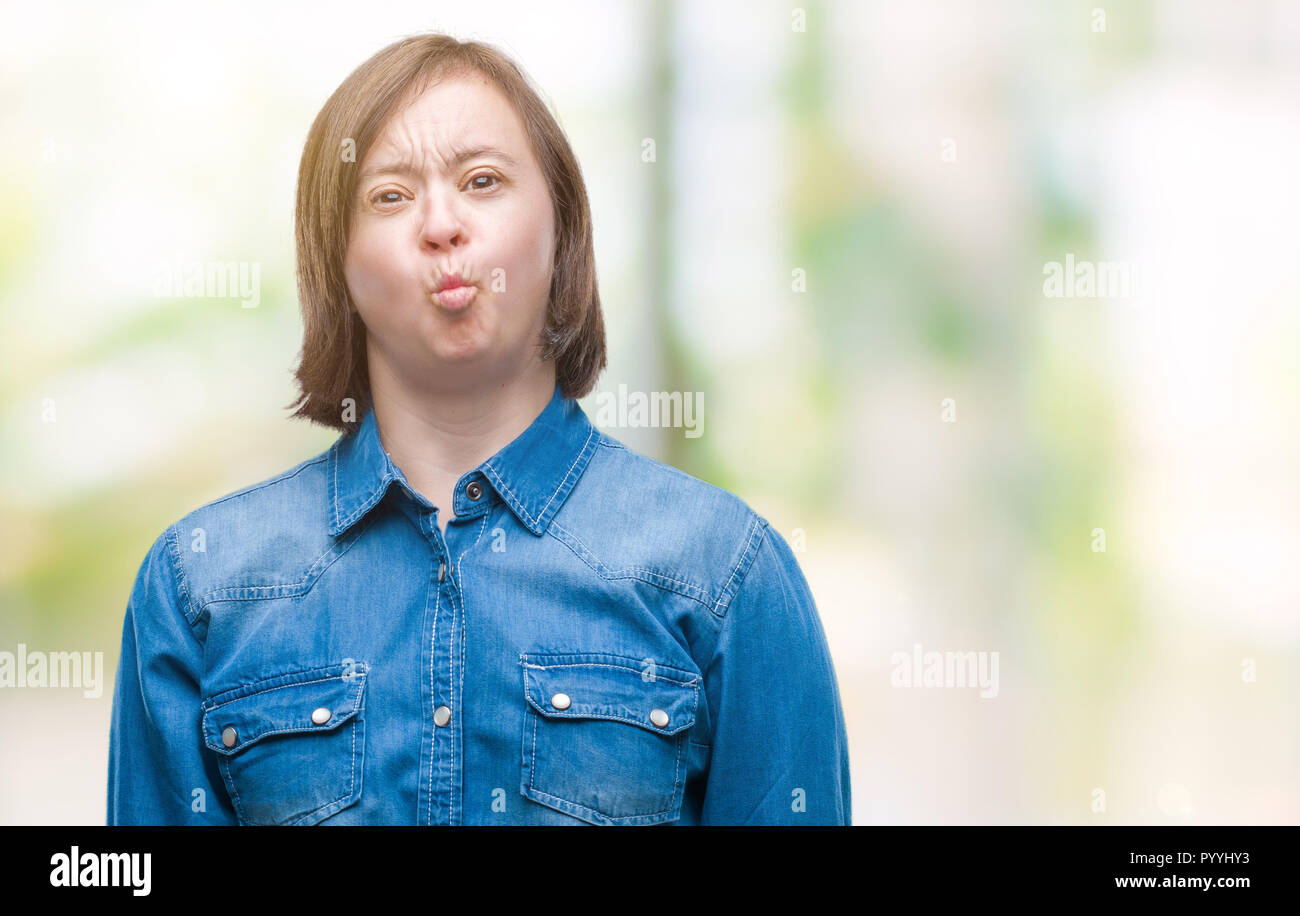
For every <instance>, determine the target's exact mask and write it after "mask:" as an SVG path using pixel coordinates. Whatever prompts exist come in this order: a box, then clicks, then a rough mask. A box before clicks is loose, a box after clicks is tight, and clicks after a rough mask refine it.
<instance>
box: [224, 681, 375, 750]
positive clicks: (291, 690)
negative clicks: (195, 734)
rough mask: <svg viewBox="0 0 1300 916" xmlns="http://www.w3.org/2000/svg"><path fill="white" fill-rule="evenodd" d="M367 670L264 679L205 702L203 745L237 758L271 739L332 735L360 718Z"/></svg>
mask: <svg viewBox="0 0 1300 916" xmlns="http://www.w3.org/2000/svg"><path fill="white" fill-rule="evenodd" d="M365 681H366V666H365V665H363V664H361V663H358V662H352V661H347V662H343V663H341V664H338V665H328V666H325V667H321V668H310V669H307V670H305V671H296V672H293V673H291V674H281V675H276V676H275V677H271V678H265V679H263V680H260V681H257V682H256V683H253V684H247V685H245V686H243V687H237V688H235V689H233V690H227V691H225V692H224V693H220V694H217V695H216V696H213V697H210V698H208V699H206V700H204V701H203V740H204V743H205V744H207V746H208V747H209V748H211V749H212V750H214V751H216V752H217V753H218V754H226V755H230V754H238V753H239V752H240V751H242V750H243V749H244V748H246V747H248V746H249V745H251V744H256V743H257V742H258V741H260V740H262V739H263V738H265V737H267V736H269V735H278V734H284V733H288V732H312V731H333V730H334V729H336V728H338V727H339V726H340V725H342V724H343V723H344V722H347V721H348V720H349V719H351V718H352V717H353V716H355V715H356V713H357V710H358V709H359V708H360V706H361V695H362V690H363V688H364V687H365Z"/></svg>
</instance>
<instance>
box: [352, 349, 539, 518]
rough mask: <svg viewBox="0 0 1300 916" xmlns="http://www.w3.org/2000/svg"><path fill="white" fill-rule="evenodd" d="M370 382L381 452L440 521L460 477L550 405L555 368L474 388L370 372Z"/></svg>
mask: <svg viewBox="0 0 1300 916" xmlns="http://www.w3.org/2000/svg"><path fill="white" fill-rule="evenodd" d="M373 365H374V364H372V366H373ZM375 368H379V367H375ZM370 383H371V397H372V399H373V401H374V410H375V425H376V427H377V428H378V430H379V438H380V441H381V442H382V443H383V446H384V449H385V450H386V451H387V452H388V455H389V457H390V458H392V460H393V463H394V464H395V465H397V467H398V468H400V469H401V471H402V473H403V474H404V475H405V476H406V479H407V482H408V483H410V485H411V486H412V487H413V488H414V489H415V490H416V491H417V492H419V493H420V494H421V495H422V496H424V497H425V498H426V499H428V500H429V501H430V502H431V503H433V504H434V505H435V506H437V507H438V508H439V510H440V512H439V514H440V516H441V519H442V521H443V522H444V523H445V521H446V519H447V518H448V516H449V515H450V514H451V504H450V498H451V490H452V488H453V487H454V486H455V484H456V481H457V480H458V479H459V478H460V477H461V475H463V474H464V473H465V472H466V471H470V470H473V469H474V468H476V467H478V466H479V465H480V464H482V463H483V462H484V461H486V460H487V459H489V458H491V457H492V456H493V455H495V454H496V453H497V452H498V451H500V450H501V449H502V448H504V447H505V446H507V445H509V444H510V443H511V442H512V441H514V440H515V439H516V438H517V437H518V436H519V434H520V433H522V432H523V431H524V430H526V429H527V428H528V427H529V426H530V425H531V424H532V422H533V421H534V420H535V419H537V416H538V414H540V413H541V412H542V410H543V409H544V408H545V407H546V405H547V404H548V403H549V402H550V400H551V396H552V394H554V392H555V364H554V363H553V362H546V363H538V364H536V365H535V366H534V367H532V368H531V369H530V371H527V372H524V373H520V374H519V375H517V376H515V377H512V378H509V379H506V380H503V381H501V382H498V383H495V384H493V385H490V386H480V387H477V388H465V389H455V390H439V391H430V390H427V389H425V390H421V391H413V390H411V389H410V388H409V387H408V386H406V385H403V384H402V383H401V381H400V380H399V379H397V378H396V377H394V376H393V375H391V374H388V373H385V372H383V371H382V370H381V371H374V370H373V369H372V371H371V379H370Z"/></svg>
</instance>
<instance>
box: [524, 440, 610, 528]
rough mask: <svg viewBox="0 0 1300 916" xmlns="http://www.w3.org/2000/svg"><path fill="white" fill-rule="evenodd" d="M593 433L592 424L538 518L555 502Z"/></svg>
mask: <svg viewBox="0 0 1300 916" xmlns="http://www.w3.org/2000/svg"><path fill="white" fill-rule="evenodd" d="M595 434H596V428H595V427H594V426H593V427H592V428H591V429H590V430H588V432H587V441H586V442H583V443H582V448H580V449H578V454H576V455H574V456H573V462H572V463H571V464H570V465H569V469H568V470H567V471H565V472H564V477H563V479H561V480H560V484H559V486H557V487H556V488H555V492H554V493H552V494H551V498H550V499H548V500H547V501H546V505H544V506H542V511H541V512H538V513H537V517H538V518H539V519H540V518H541V517H542V516H544V515H545V514H546V510H547V509H549V508H551V503H553V502H555V497H556V496H558V495H559V493H560V491H561V490H563V489H564V485H565V484H566V483H568V482H569V476H570V475H571V474H573V469H574V467H575V466H576V465H577V464H578V459H579V458H581V457H582V456H583V455H585V454H586V452H587V445H588V444H589V443H590V442H591V437H592V436H593V435H595Z"/></svg>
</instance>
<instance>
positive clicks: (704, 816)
mask: <svg viewBox="0 0 1300 916" xmlns="http://www.w3.org/2000/svg"><path fill="white" fill-rule="evenodd" d="M452 510H453V513H454V518H452V519H451V520H450V521H449V522H448V523H447V525H446V531H445V534H444V532H443V531H442V530H440V528H439V524H438V512H439V508H438V507H435V506H433V505H432V504H431V503H429V502H428V500H426V499H425V498H424V497H423V496H422V495H420V494H419V493H418V492H416V491H415V490H414V489H413V488H412V487H411V486H410V485H409V483H408V482H407V480H406V478H405V476H404V475H403V474H402V472H401V470H400V469H399V468H397V467H396V466H395V465H394V464H393V462H392V460H391V458H390V457H389V455H388V454H387V452H386V451H385V449H384V448H383V445H382V443H381V441H380V438H379V436H378V433H377V429H376V425H375V417H374V413H373V410H372V411H368V412H367V413H366V415H365V417H364V419H363V421H362V422H361V423H360V424H359V426H358V428H357V429H356V430H354V431H352V432H351V433H349V434H345V435H343V436H340V438H339V439H338V441H336V442H335V443H334V444H333V445H332V446H331V447H330V448H329V449H328V450H327V451H325V452H324V453H322V454H320V455H318V456H316V457H314V458H311V459H309V460H307V461H304V462H302V463H301V464H299V465H297V466H296V467H294V468H291V469H290V470H288V471H286V472H284V473H282V474H280V475H278V476H276V477H272V478H271V479H269V480H266V481H264V482H262V483H259V484H256V485H254V486H251V487H247V488H245V489H242V490H238V491H236V492H234V493H231V494H230V495H228V496H225V497H222V498H221V499H217V500H215V501H213V502H211V503H208V504H207V505H204V506H202V507H201V508H199V509H196V510H195V511H193V512H191V513H190V514H189V515H186V516H185V517H184V518H182V519H180V520H179V521H178V522H176V523H175V524H173V525H171V526H170V527H168V528H167V530H166V531H164V532H163V533H162V534H161V535H160V536H159V537H158V539H157V540H156V541H155V542H154V544H153V546H152V548H151V549H150V550H149V552H148V555H147V556H146V557H145V559H144V562H143V564H142V565H141V567H140V570H139V573H138V575H137V576H136V579H135V583H134V586H133V588H132V591H131V594H130V598H129V601H128V604H127V608H126V619H125V624H124V627H123V630H122V654H121V660H120V662H119V664H118V668H117V675H116V682H115V685H114V694H113V710H112V725H111V732H110V738H109V761H108V823H109V824H317V823H320V824H326V825H333V824H451V825H458V824H495V825H504V824H567V825H581V824H603V825H615V824H628V825H638V824H683V825H696V824H810V825H811V824H849V823H850V796H849V758H848V744H847V740H846V735H845V726H844V715H843V711H842V707H841V704H840V695H839V689H838V686H837V683H836V677H835V672H834V669H833V667H832V663H831V655H830V652H829V650H828V647H827V643H826V637H825V634H824V632H823V629H822V625H821V621H820V619H819V617H818V614H817V610H816V607H815V605H814V603H813V598H812V595H811V593H810V591H809V588H808V584H807V581H806V580H805V578H804V576H803V574H802V572H801V571H800V569H799V566H798V563H797V562H796V560H795V557H794V554H793V553H792V552H791V549H790V547H789V545H788V544H787V543H786V541H785V540H784V539H783V538H782V537H781V535H780V534H779V533H778V532H777V531H776V530H775V529H773V528H772V527H771V526H770V525H769V524H768V522H767V521H766V520H765V519H764V518H762V517H761V516H759V515H757V514H756V513H755V512H754V511H753V510H752V509H750V508H749V506H748V505H746V504H745V503H744V502H743V501H742V500H741V499H739V498H738V497H736V496H734V495H732V494H731V493H728V492H726V491H725V490H721V489H719V488H717V487H714V486H712V485H710V484H707V483H704V482H703V481H700V480H698V479H696V478H694V477H691V476H689V475H687V474H685V473H683V472H681V471H679V470H676V469H674V468H672V467H669V466H667V465H664V464H662V463H660V462H657V461H655V460H653V459H651V458H649V457H646V456H644V455H640V454H638V453H636V452H634V451H631V450H629V449H628V448H627V447H626V446H624V445H623V444H621V443H620V442H618V441H617V440H616V439H614V438H612V437H610V436H608V435H605V434H604V433H602V432H600V431H599V430H597V429H596V428H595V427H594V426H592V424H591V422H590V421H589V420H588V418H587V416H586V414H585V413H584V412H583V411H582V409H581V407H580V406H579V405H578V404H577V403H576V402H575V401H573V400H569V399H565V398H563V397H562V395H561V393H560V389H559V387H558V386H557V387H556V389H555V393H554V395H553V396H552V398H551V401H550V403H549V404H548V405H547V406H546V408H545V409H544V410H543V411H542V412H541V414H540V415H538V416H537V418H536V419H535V420H534V421H533V423H532V424H531V425H530V426H529V427H528V429H527V430H525V431H524V432H523V433H522V434H520V435H519V436H518V437H517V438H516V439H515V440H514V441H513V442H511V443H510V444H509V445H507V446H506V447H505V448H503V449H501V450H500V451H499V452H497V454H495V455H494V456H492V457H491V458H490V459H488V460H487V461H485V462H483V463H482V464H481V465H479V466H478V467H477V468H475V469H474V470H472V471H468V472H466V473H465V474H464V475H462V476H461V477H460V479H459V481H458V482H457V484H456V489H455V497H454V500H453V504H452Z"/></svg>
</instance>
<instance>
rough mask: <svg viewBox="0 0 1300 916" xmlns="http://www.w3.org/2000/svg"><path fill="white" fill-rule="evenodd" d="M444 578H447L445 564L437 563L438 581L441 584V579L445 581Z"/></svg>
mask: <svg viewBox="0 0 1300 916" xmlns="http://www.w3.org/2000/svg"><path fill="white" fill-rule="evenodd" d="M445 578H447V564H446V563H439V564H438V581H439V582H441V581H442V580H443V579H445Z"/></svg>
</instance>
